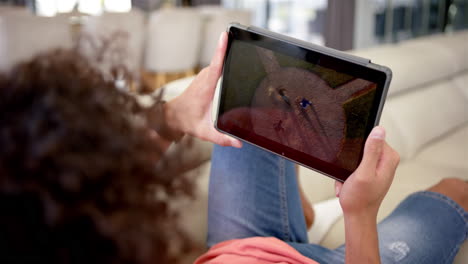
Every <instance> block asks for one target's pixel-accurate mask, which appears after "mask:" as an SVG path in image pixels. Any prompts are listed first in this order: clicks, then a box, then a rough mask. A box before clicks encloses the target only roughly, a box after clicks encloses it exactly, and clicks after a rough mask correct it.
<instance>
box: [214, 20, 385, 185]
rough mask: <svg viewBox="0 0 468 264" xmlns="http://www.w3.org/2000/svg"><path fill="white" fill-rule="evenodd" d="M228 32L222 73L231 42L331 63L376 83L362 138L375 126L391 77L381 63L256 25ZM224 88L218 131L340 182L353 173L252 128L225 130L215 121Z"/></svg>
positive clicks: (344, 71)
mask: <svg viewBox="0 0 468 264" xmlns="http://www.w3.org/2000/svg"><path fill="white" fill-rule="evenodd" d="M227 31H228V35H229V38H228V45H227V49H226V56H225V60H224V69H223V75H224V74H225V73H226V72H229V65H230V61H231V59H232V56H230V55H231V53H230V51H231V49H230V48H231V45H232V43H233V41H244V42H247V43H250V44H253V45H255V46H259V47H263V48H266V49H269V50H273V51H275V52H279V53H282V54H285V55H288V56H291V57H294V58H297V59H300V60H305V61H307V62H309V63H312V64H318V63H317V62H316V61H320V63H319V65H321V66H324V67H329V68H331V67H330V66H332V67H333V68H332V69H334V70H336V71H339V72H342V73H347V74H350V75H352V76H355V77H357V78H361V79H364V80H368V81H371V82H374V83H376V84H377V88H376V95H375V99H374V103H373V106H372V109H371V111H370V117H369V120H368V122H367V127H366V129H365V137H364V138H365V139H366V138H367V137H368V135H369V133H370V131H371V130H372V128H373V127H374V126H376V125H378V122H379V119H380V115H381V111H382V109H383V105H384V103H385V97H386V94H387V91H388V86H389V83H390V79H391V71H390V69H388V68H386V67H384V66H380V65H376V64H373V63H370V60H366V59H363V58H359V57H356V56H351V55H349V54H345V53H342V52H339V51H336V50H332V49H328V48H324V47H321V46H317V45H313V44H310V43H306V42H303V41H300V40H296V39H293V38H289V37H287V36H282V35H279V34H277V33H273V32H269V31H266V30H263V29H259V28H255V27H246V26H242V25H239V24H231V25H230V26H229V27H228V30H227ZM225 90H226V87H225V83H224V81H223V82H222V84H221V91H220V96H219V101H218V109H217V110H218V112H217V118H216V121H215V127H216V129H217V130H218V131H220V132H222V133H226V134H229V135H230V136H233V137H235V138H238V139H240V140H242V141H245V142H248V143H250V144H253V145H256V146H257V147H260V148H262V149H265V150H267V151H270V152H272V153H274V154H277V155H280V156H282V157H284V158H287V159H289V160H291V161H293V162H296V163H298V164H300V165H303V166H305V167H308V168H310V169H313V170H315V171H318V172H320V173H322V174H324V175H326V176H329V177H331V178H333V179H336V180H339V181H342V182H343V181H345V180H346V179H347V178H348V177H349V175H350V174H351V173H352V171H349V170H346V169H344V168H340V167H338V166H335V165H333V164H331V163H328V162H325V161H322V160H320V159H317V158H315V157H313V156H311V155H308V154H306V153H304V152H301V151H298V150H294V149H292V148H290V147H287V146H284V145H282V144H279V143H278V142H276V141H273V140H270V139H268V138H265V137H263V136H260V135H256V134H254V133H252V131H247V130H244V129H241V128H235V129H232V130H229V131H228V129H226V128H223V126H222V124H220V123H218V120H219V115H220V110H221V109H224V107H223V106H224V102H225V96H226V92H225ZM363 148H364V146H362V147H361V150H360V153H359V161H360V160H361V159H362V154H363Z"/></svg>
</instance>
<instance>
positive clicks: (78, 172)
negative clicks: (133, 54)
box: [0, 51, 190, 263]
mask: <svg viewBox="0 0 468 264" xmlns="http://www.w3.org/2000/svg"><path fill="white" fill-rule="evenodd" d="M156 145H157V144H154V139H153V138H152V137H151V136H150V133H149V130H148V128H147V127H146V126H145V114H144V111H141V109H140V108H139V106H138V104H137V103H136V102H135V100H134V99H133V98H132V97H131V96H128V95H126V94H125V93H123V92H119V91H118V90H117V89H116V88H115V85H114V81H112V80H105V79H104V78H103V76H102V75H101V73H100V72H99V71H97V70H95V69H94V68H93V67H92V66H91V65H90V64H89V63H88V62H87V61H86V60H85V59H84V58H83V57H82V56H80V55H78V54H76V53H73V52H69V51H54V52H50V53H48V54H44V55H41V56H38V57H36V58H34V59H33V60H31V61H29V62H26V63H23V64H20V65H18V66H16V67H15V68H14V69H13V70H11V71H10V72H8V73H6V74H0V248H1V249H2V254H1V256H0V262H2V263H8V262H15V263H16V262H17V263H109V262H112V263H175V262H176V257H175V256H174V254H172V253H174V252H177V253H179V252H178V250H177V249H178V246H187V245H186V244H185V243H184V241H186V240H185V239H184V237H183V235H182V233H181V231H180V230H179V229H178V227H177V224H176V221H175V219H176V214H175V212H174V211H173V210H172V209H171V206H170V204H169V200H170V199H173V198H175V197H178V196H184V195H186V194H187V193H188V192H187V190H188V189H190V185H188V186H185V185H184V186H181V184H177V182H179V183H180V182H181V181H180V179H179V181H174V179H175V178H174V177H176V176H175V175H166V174H163V173H157V172H156V171H155V167H156V166H155V164H156V160H157V158H158V156H160V150H159V149H158V148H157V147H156ZM182 182H184V181H182ZM171 252H172V253H171ZM2 259H3V260H2ZM5 261H6V262H5Z"/></svg>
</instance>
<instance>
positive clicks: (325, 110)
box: [215, 24, 391, 181]
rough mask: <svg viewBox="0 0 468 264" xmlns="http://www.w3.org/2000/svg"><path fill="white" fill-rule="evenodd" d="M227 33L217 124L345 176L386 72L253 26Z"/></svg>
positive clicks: (356, 158) (375, 114)
mask: <svg viewBox="0 0 468 264" xmlns="http://www.w3.org/2000/svg"><path fill="white" fill-rule="evenodd" d="M228 32H229V41H228V47H227V51H226V57H225V63H224V78H223V82H222V86H221V87H222V88H221V94H220V101H219V106H218V116H217V120H216V122H215V125H216V127H217V129H218V130H219V131H221V132H223V133H227V134H229V135H231V136H234V137H236V138H239V139H241V140H244V141H246V142H249V143H251V144H254V145H257V146H258V147H261V148H263V149H266V150H268V151H271V152H273V153H276V154H278V155H282V156H284V157H285V158H288V159H290V160H293V161H295V162H297V163H299V164H302V165H304V166H306V167H309V168H311V169H314V170H317V171H319V172H321V173H323V174H325V175H327V176H330V177H332V178H334V179H337V180H340V181H344V180H345V179H346V178H347V177H348V176H349V175H350V174H351V173H352V172H353V171H354V170H355V169H356V168H357V166H358V164H359V162H360V160H361V158H362V153H363V148H364V143H365V140H366V138H367V136H368V135H369V133H370V131H371V130H372V128H373V127H374V126H376V125H377V124H378V120H379V117H380V113H381V111H382V108H383V104H384V101H385V96H386V92H387V89H388V86H389V83H390V79H391V71H390V70H389V69H388V68H386V67H383V66H379V65H376V64H372V63H370V61H369V60H365V59H361V58H358V57H354V56H351V55H348V54H345V53H341V52H339V51H335V50H332V49H327V48H323V47H320V46H315V45H312V44H309V43H305V42H302V41H299V40H295V39H291V38H288V37H285V36H281V35H279V34H275V33H272V32H269V31H266V30H263V29H259V28H255V27H248V28H247V27H244V26H241V25H238V24H233V25H231V26H230V27H229V28H228Z"/></svg>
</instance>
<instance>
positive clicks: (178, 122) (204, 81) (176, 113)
mask: <svg viewBox="0 0 468 264" xmlns="http://www.w3.org/2000/svg"><path fill="white" fill-rule="evenodd" d="M227 40H228V38H227V33H226V32H223V33H222V34H221V36H220V38H219V43H218V47H217V49H216V53H215V55H214V57H213V59H212V60H211V63H210V65H209V66H208V67H206V68H204V69H203V70H202V71H201V72H200V73H199V74H198V75H197V77H196V78H195V80H193V82H192V83H191V84H190V86H189V87H188V88H187V89H186V90H185V91H184V92H183V93H182V94H181V95H179V96H178V97H176V98H175V99H173V100H171V101H170V102H168V103H167V104H166V105H165V108H166V109H165V112H166V120H167V122H168V126H169V127H170V128H171V129H173V130H175V131H182V132H184V133H186V134H189V135H192V136H195V137H198V138H200V139H202V140H206V141H211V142H213V143H215V144H218V145H221V146H232V147H237V148H240V147H242V143H241V142H240V141H239V140H237V139H235V138H232V137H230V136H228V135H225V134H222V133H220V132H218V131H217V130H216V129H215V128H214V125H213V122H212V121H211V105H212V101H213V97H214V93H215V90H216V84H217V83H218V80H219V78H220V77H221V74H222V69H223V62H224V55H225V53H226V46H227Z"/></svg>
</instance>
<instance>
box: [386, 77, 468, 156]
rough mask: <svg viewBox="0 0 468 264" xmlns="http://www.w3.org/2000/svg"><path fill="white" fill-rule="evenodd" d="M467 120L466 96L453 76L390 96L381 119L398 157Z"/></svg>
mask: <svg viewBox="0 0 468 264" xmlns="http://www.w3.org/2000/svg"><path fill="white" fill-rule="evenodd" d="M467 122H468V98H465V96H464V95H463V93H462V92H461V90H460V89H457V88H456V84H455V80H454V79H448V80H446V81H442V82H438V83H435V84H431V85H428V86H427V87H424V89H415V90H413V91H411V92H410V93H405V94H402V95H400V96H394V97H392V98H390V99H389V100H388V101H387V104H386V106H385V110H384V112H383V116H382V120H381V124H382V125H383V126H384V127H387V130H388V141H389V143H390V144H391V145H392V146H393V147H394V148H395V149H396V150H397V151H398V152H399V153H400V156H401V157H402V159H408V158H412V157H413V156H414V155H415V154H416V153H417V152H418V151H419V150H421V149H422V148H423V147H424V146H425V145H426V144H428V143H430V142H431V141H434V140H437V139H438V138H440V137H442V136H443V135H444V134H446V133H449V132H451V131H453V130H455V129H456V128H458V127H461V126H462V125H464V124H466V123H467Z"/></svg>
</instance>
